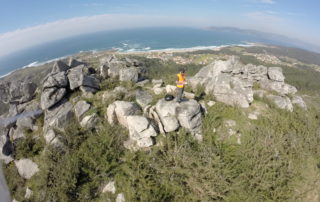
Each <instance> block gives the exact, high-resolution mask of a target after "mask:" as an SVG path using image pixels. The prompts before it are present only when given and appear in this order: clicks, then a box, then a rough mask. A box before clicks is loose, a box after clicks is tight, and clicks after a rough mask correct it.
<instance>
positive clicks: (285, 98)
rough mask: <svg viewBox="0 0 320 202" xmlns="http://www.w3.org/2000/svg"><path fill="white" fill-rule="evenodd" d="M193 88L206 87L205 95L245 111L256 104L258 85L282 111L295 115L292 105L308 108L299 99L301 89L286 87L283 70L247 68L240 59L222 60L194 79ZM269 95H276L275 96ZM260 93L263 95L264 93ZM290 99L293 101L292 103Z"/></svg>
mask: <svg viewBox="0 0 320 202" xmlns="http://www.w3.org/2000/svg"><path fill="white" fill-rule="evenodd" d="M190 84H191V85H192V87H193V88H194V89H196V88H197V87H198V86H203V87H204V88H205V92H206V93H207V94H212V95H213V96H214V97H215V98H216V99H217V101H220V102H223V103H226V104H229V105H233V106H235V105H237V106H240V107H243V108H248V107H249V106H250V104H251V103H252V102H253V100H254V93H255V90H254V89H253V86H254V84H255V85H257V86H260V88H262V89H264V90H266V91H264V93H265V95H263V96H266V97H267V98H268V99H270V100H272V101H273V102H274V103H275V104H276V105H277V106H278V107H280V108H282V109H287V110H289V111H292V110H293V106H292V103H294V104H298V105H299V106H301V107H303V108H305V107H306V105H305V104H304V102H303V99H302V98H301V97H299V96H296V95H295V93H296V92H297V89H296V88H295V87H294V86H291V85H289V84H287V83H285V77H284V75H283V73H282V69H281V68H280V67H265V66H261V65H260V66H256V65H253V64H247V65H244V64H242V63H241V62H240V58H239V57H236V56H232V57H230V59H229V60H227V61H222V60H218V61H215V62H213V63H211V64H209V65H208V66H206V67H203V68H202V69H201V70H200V71H199V72H198V73H197V74H196V75H195V76H194V77H192V78H191V79H190ZM267 91H269V92H272V93H276V94H275V95H273V94H272V93H268V92H267ZM258 92H259V93H261V91H258ZM258 92H257V93H258ZM289 95H290V96H289ZM289 97H293V99H292V100H290V98H289Z"/></svg>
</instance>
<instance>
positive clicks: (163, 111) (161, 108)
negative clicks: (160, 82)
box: [155, 99, 180, 133]
mask: <svg viewBox="0 0 320 202" xmlns="http://www.w3.org/2000/svg"><path fill="white" fill-rule="evenodd" d="M178 106H179V103H177V102H175V101H169V102H168V101H166V100H164V99H161V100H159V101H158V102H157V104H156V106H155V107H156V112H157V114H158V116H159V118H160V121H161V125H163V129H164V131H165V132H166V133H168V132H172V131H175V130H177V129H178V128H179V127H180V124H179V122H178V119H177V117H176V109H177V107H178Z"/></svg>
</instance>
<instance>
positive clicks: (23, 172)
mask: <svg viewBox="0 0 320 202" xmlns="http://www.w3.org/2000/svg"><path fill="white" fill-rule="evenodd" d="M14 163H15V165H16V167H17V169H18V172H19V175H20V176H21V177H23V178H24V179H27V180H28V179H31V177H32V176H33V175H34V174H36V173H37V172H38V171H39V168H38V165H37V164H36V163H34V162H33V161H31V160H30V159H20V160H16V161H14Z"/></svg>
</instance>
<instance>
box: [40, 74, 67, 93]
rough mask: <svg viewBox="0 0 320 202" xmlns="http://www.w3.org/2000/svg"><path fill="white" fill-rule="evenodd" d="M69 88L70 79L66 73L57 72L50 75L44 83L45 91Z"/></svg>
mask: <svg viewBox="0 0 320 202" xmlns="http://www.w3.org/2000/svg"><path fill="white" fill-rule="evenodd" d="M67 86H68V78H67V75H66V72H57V73H51V74H49V75H48V76H47V77H46V78H45V79H44V81H43V86H42V88H43V89H46V88H53V87H55V88H66V87H67Z"/></svg>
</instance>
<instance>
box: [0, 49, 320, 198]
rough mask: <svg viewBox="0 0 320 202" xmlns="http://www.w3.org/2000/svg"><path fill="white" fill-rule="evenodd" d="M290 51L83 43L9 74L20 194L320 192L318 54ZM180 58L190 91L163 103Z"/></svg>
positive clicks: (8, 118) (5, 96)
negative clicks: (66, 54)
mask: <svg viewBox="0 0 320 202" xmlns="http://www.w3.org/2000/svg"><path fill="white" fill-rule="evenodd" d="M280 50H283V49H281V48H275V47H269V46H268V47H267V46H259V47H226V48H223V49H221V50H202V51H176V52H174V51H173V52H161V51H160V52H142V53H141V52H140V53H130V54H127V53H113V52H98V53H95V54H90V53H82V54H79V55H75V56H73V58H67V59H65V60H62V61H57V62H55V63H50V64H46V65H43V66H40V67H37V68H34V69H31V68H30V69H29V68H27V69H24V70H20V71H18V72H16V73H13V74H12V75H10V76H9V77H7V78H4V79H2V80H1V83H0V85H1V87H2V88H1V89H2V91H0V97H1V101H2V102H3V103H10V104H11V105H10V110H9V111H8V110H6V109H5V108H1V109H2V112H1V113H2V116H1V117H0V123H1V124H0V126H1V127H2V128H1V132H0V138H1V139H0V148H1V150H2V149H3V148H5V153H6V154H3V153H1V154H0V158H1V159H2V160H3V162H4V163H5V165H4V166H3V168H4V173H5V176H6V179H7V183H8V186H9V189H10V191H11V195H12V197H13V198H14V199H16V200H18V201H117V202H120V201H213V200H217V201H318V200H319V199H320V196H319V193H320V169H319V168H320V158H319V156H320V149H319V146H318V145H319V143H320V90H319V89H320V82H319V78H320V71H319V70H320V68H319V66H318V65H319V64H318V63H316V59H315V58H313V56H311V55H312V54H311V55H310V58H313V59H314V60H312V61H311V60H310V61H309V62H308V61H307V59H306V58H308V57H309V56H306V57H302V56H301V54H298V55H299V57H296V55H295V51H292V52H293V53H288V51H287V52H283V51H280ZM277 51H280V52H281V54H280V53H279V52H277ZM289 52H290V51H289ZM306 54H308V53H306ZM181 68H185V69H186V75H187V80H188V85H187V87H186V89H185V91H186V92H185V100H184V101H183V102H181V103H176V102H175V101H174V100H173V101H165V100H164V99H163V98H164V97H165V95H166V94H173V95H176V89H175V80H176V73H177V72H178V70H179V69H181ZM35 71H36V72H38V74H35ZM33 75H36V76H33ZM12 78H16V79H15V80H16V81H14V80H13V79H12ZM19 80H20V81H19ZM21 81H23V82H21ZM7 106H8V107H7V109H9V105H7ZM12 117H13V118H12ZM7 134H9V137H6V135H7ZM5 143H6V146H4V144H5Z"/></svg>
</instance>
